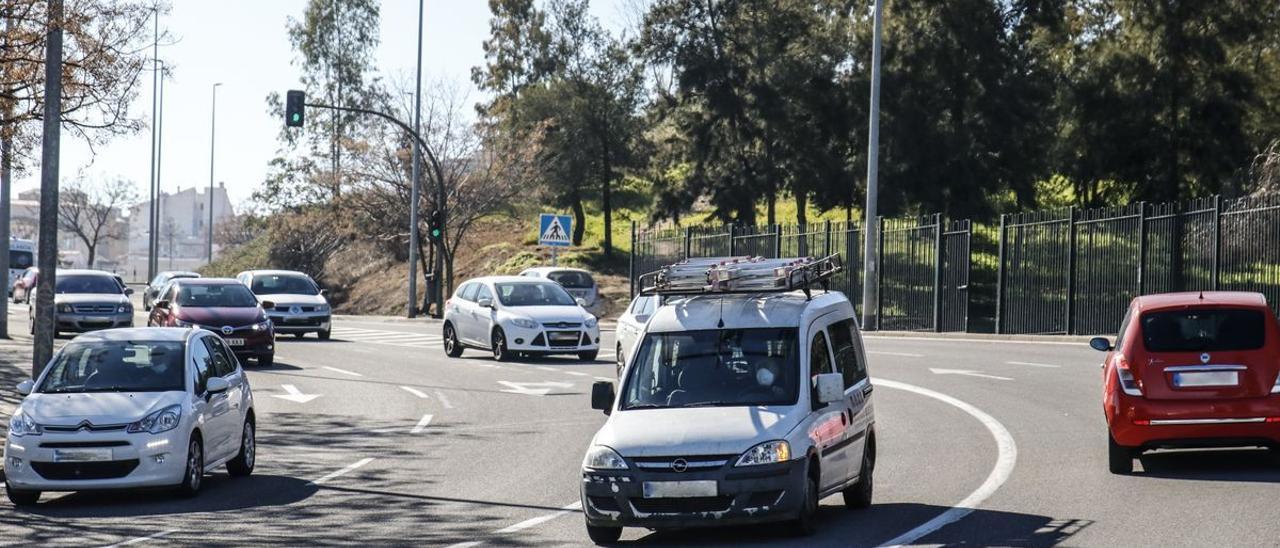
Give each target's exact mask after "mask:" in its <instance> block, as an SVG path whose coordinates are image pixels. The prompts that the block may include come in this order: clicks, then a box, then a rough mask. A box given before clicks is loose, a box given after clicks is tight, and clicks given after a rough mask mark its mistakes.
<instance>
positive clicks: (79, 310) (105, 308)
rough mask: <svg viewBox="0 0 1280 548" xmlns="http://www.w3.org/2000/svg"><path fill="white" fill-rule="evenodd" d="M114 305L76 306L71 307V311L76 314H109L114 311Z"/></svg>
mask: <svg viewBox="0 0 1280 548" xmlns="http://www.w3.org/2000/svg"><path fill="white" fill-rule="evenodd" d="M116 306H117V305H114V304H76V305H71V309H72V310H74V311H76V314H110V313H112V312H115V311H116Z"/></svg>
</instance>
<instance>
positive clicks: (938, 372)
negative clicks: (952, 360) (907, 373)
mask: <svg viewBox="0 0 1280 548" xmlns="http://www.w3.org/2000/svg"><path fill="white" fill-rule="evenodd" d="M929 371H932V372H933V374H935V375H965V376H968V377H979V378H983V379H995V380H998V381H1011V380H1013V379H1011V378H1009V377H998V376H995V375H988V374H986V373H982V372H980V371H970V370H968V369H934V368H932V367H930V368H929Z"/></svg>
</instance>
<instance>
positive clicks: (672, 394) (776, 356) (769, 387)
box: [622, 328, 800, 410]
mask: <svg viewBox="0 0 1280 548" xmlns="http://www.w3.org/2000/svg"><path fill="white" fill-rule="evenodd" d="M797 344H798V339H797V337H796V329H794V328H788V329H773V328H768V329H720V330H717V329H712V330H705V331H682V332H676V333H650V334H648V335H647V336H645V339H644V341H643V342H642V343H641V346H640V351H639V352H637V353H636V362H635V365H634V366H633V367H631V368H630V369H628V373H627V379H626V387H625V388H624V389H623V393H622V394H623V396H622V397H623V402H622V409H624V410H626V409H649V408H669V407H703V406H717V407H730V406H754V405H791V404H794V403H795V402H796V399H797V397H798V395H799V386H800V360H799V357H798V356H799V354H798V352H797Z"/></svg>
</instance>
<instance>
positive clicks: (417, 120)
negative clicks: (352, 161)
mask: <svg viewBox="0 0 1280 548" xmlns="http://www.w3.org/2000/svg"><path fill="white" fill-rule="evenodd" d="M424 4H425V0H418V69H417V72H415V73H414V77H413V131H414V132H420V131H422V17H423V9H424V8H425V6H424ZM421 162H422V146H421V145H419V144H418V141H417V140H414V142H413V175H412V179H413V180H412V181H411V182H410V183H409V184H410V185H411V186H412V187H413V190H412V191H410V192H409V194H410V198H409V305H408V310H407V311H406V313H405V315H406V316H408V317H410V318H413V317H417V315H418V202H419V200H420V198H419V196H418V193H419V192H420V191H419V187H420V186H421V185H420V184H419V183H418V179H420V178H421V177H422V168H421V167H420V166H419V163H421Z"/></svg>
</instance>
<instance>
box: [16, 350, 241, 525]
mask: <svg viewBox="0 0 1280 548" xmlns="http://www.w3.org/2000/svg"><path fill="white" fill-rule="evenodd" d="M18 391H19V392H20V393H22V394H24V395H25V396H26V398H25V399H24V400H23V402H22V405H20V406H19V407H18V409H17V410H16V411H14V415H13V418H12V420H11V421H10V423H9V433H8V436H7V438H6V440H5V446H4V463H5V490H6V492H7V493H8V496H9V500H10V501H12V502H13V503H14V504H15V505H20V506H21V505H31V504H35V503H36V502H37V501H38V500H39V499H40V493H41V492H42V491H83V490H93V489H119V488H133V487H174V488H176V489H177V491H178V492H179V493H180V494H182V495H185V496H192V495H195V494H196V493H197V492H199V490H200V485H201V483H202V481H203V480H202V478H203V476H204V474H205V473H206V472H208V471H210V470H212V469H213V468H215V467H217V466H220V465H222V464H226V466H227V472H229V473H230V474H231V475H232V476H247V475H249V474H250V473H252V472H253V466H254V461H255V459H256V442H255V438H254V420H255V419H254V411H253V392H252V391H251V390H250V388H249V380H248V378H247V377H246V376H245V374H244V371H243V370H242V369H241V368H240V365H239V363H238V362H237V361H236V358H235V354H233V353H232V352H231V349H230V348H229V347H227V346H226V344H225V343H223V342H222V339H221V338H220V337H219V336H218V335H216V334H214V333H212V332H209V331H204V330H195V329H178V328H160V327H149V328H134V329H112V330H106V331H98V332H95V333H91V334H86V335H81V336H79V337H76V338H75V340H72V341H71V342H69V343H67V345H66V346H64V347H63V348H62V349H61V350H59V351H58V352H57V353H56V354H54V357H53V359H52V360H50V361H49V365H48V366H47V367H45V369H44V372H43V373H42V374H41V375H40V378H39V379H37V380H35V381H31V380H27V381H23V382H22V383H21V384H19V385H18Z"/></svg>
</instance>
